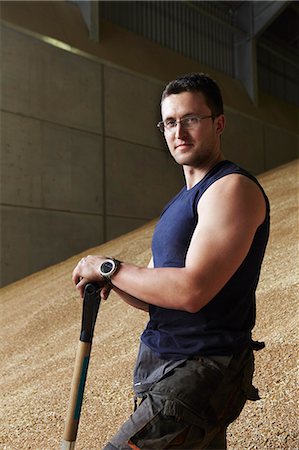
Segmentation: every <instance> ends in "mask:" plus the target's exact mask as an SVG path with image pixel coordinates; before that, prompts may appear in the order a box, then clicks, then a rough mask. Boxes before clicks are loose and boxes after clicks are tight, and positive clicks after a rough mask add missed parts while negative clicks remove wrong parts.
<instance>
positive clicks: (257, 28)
mask: <svg viewBox="0 0 299 450" xmlns="http://www.w3.org/2000/svg"><path fill="white" fill-rule="evenodd" d="M288 3H289V1H286V0H285V1H254V2H252V4H253V17H252V19H253V29H252V36H254V37H258V36H260V35H261V34H262V33H263V32H264V31H265V30H266V29H267V28H268V27H269V26H270V25H271V23H272V22H274V20H275V19H276V18H277V17H278V16H279V15H280V14H281V13H282V11H283V10H284V9H285V8H286V7H287V5H288Z"/></svg>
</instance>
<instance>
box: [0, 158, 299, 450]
mask: <svg viewBox="0 0 299 450" xmlns="http://www.w3.org/2000/svg"><path fill="white" fill-rule="evenodd" d="M297 170H298V164H297V163H296V162H293V163H290V164H287V165H285V166H282V167H280V168H278V169H275V170H272V171H270V172H267V173H265V174H264V175H262V176H261V177H260V180H261V182H262V184H263V186H264V187H265V189H266V191H267V193H268V196H269V198H270V201H271V206H272V214H271V215H272V226H271V236H270V242H269V246H268V250H267V254H266V258H265V261H264V265H263V270H262V274H261V280H260V284H259V288H258V295H257V324H256V328H255V331H254V338H256V339H260V340H263V341H265V342H266V348H265V349H264V350H262V351H260V352H258V353H257V354H256V374H255V380H254V381H255V385H256V386H257V387H258V388H259V392H260V395H261V397H262V399H261V400H260V401H258V402H248V403H247V405H246V406H245V409H244V411H243V412H242V414H241V416H240V417H239V419H238V420H237V421H236V422H235V423H234V424H233V425H231V427H230V428H229V433H228V448H229V449H234V450H244V449H259V450H264V449H275V450H278V449H292V450H294V449H296V448H298V447H299V442H298V434H297V422H296V411H297V408H296V406H297V403H296V397H295V392H296V381H297V378H296V341H297V339H296V338H297V329H298V320H297V316H296V312H297V309H296V308H297V307H296V282H297V279H298V277H296V275H298V271H297V268H296V262H297V263H298V248H297V245H296V239H297V237H298V236H297V229H298V216H297V205H296V199H297V192H298V191H297V190H298V186H297V182H298V178H297ZM153 227H154V223H150V224H148V225H146V226H144V227H143V228H140V229H138V230H137V231H134V232H132V233H129V234H127V235H125V236H123V237H120V238H118V239H115V240H113V241H111V242H109V243H106V244H104V245H101V246H99V247H97V248H93V249H89V250H86V251H85V252H84V253H82V254H80V255H76V256H74V257H72V258H70V259H68V260H67V261H64V262H62V263H60V264H57V265H55V266H53V267H50V268H48V269H46V270H43V271H41V272H39V273H36V274H34V275H32V276H29V277H27V278H25V279H23V280H21V281H19V282H17V283H14V284H12V285H10V286H7V287H5V288H3V289H2V290H1V334H2V336H1V366H2V367H1V374H2V376H1V394H2V395H1V405H0V427H1V433H0V446H1V448H3V449H7V450H8V449H11V450H19V449H20V450H21V449H22V450H24V449H36V450H51V449H57V448H59V444H60V441H61V436H62V432H63V427H64V420H65V415H66V409H67V403H68V398H69V389H70V383H71V378H72V372H73V367H74V357H75V353H76V348H77V341H78V337H79V330H80V320H81V300H80V298H79V297H78V294H77V292H76V291H75V289H74V287H73V285H72V282H71V272H72V269H73V267H74V265H75V264H76V262H77V261H78V259H79V258H81V257H82V256H83V255H86V254H97V253H100V254H108V255H113V256H115V257H117V258H119V259H123V260H126V261H130V262H133V263H135V264H140V265H145V264H147V262H148V260H149V258H150V241H151V236H152V231H153ZM146 320H147V316H146V313H144V312H142V311H138V310H135V309H133V308H130V307H129V306H127V305H126V304H124V303H123V302H122V301H120V300H119V299H117V298H116V297H115V296H113V295H112V296H111V297H110V298H109V300H108V301H107V302H105V303H102V305H101V308H100V312H99V316H98V321H97V325H96V329H95V337H94V343H93V350H92V357H91V362H90V367H89V372H88V380H87V385H86V389H85V400H84V405H83V409H82V414H81V421H80V428H79V433H78V438H77V447H76V448H77V449H78V450H80V449H81V450H86V449H89V450H99V449H101V448H102V446H103V444H104V443H105V442H106V441H107V440H108V438H109V436H111V435H112V434H113V432H114V431H115V430H116V429H117V428H118V426H119V425H120V424H121V423H122V422H123V421H124V419H125V418H126V417H127V416H128V415H129V414H130V412H131V410H132V399H131V398H132V388H131V372H132V366H133V363H134V359H135V356H136V350H137V346H138V338H139V334H140V332H141V330H142V329H143V326H144V324H145V323H146Z"/></svg>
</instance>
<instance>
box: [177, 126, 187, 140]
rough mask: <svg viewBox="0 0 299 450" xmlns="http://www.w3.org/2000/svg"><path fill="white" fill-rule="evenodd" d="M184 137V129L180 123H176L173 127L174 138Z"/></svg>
mask: <svg viewBox="0 0 299 450" xmlns="http://www.w3.org/2000/svg"><path fill="white" fill-rule="evenodd" d="M185 135H186V129H185V128H184V126H183V125H182V124H181V122H177V124H176V127H175V137H176V138H178V139H182V138H183V137H184V136H185Z"/></svg>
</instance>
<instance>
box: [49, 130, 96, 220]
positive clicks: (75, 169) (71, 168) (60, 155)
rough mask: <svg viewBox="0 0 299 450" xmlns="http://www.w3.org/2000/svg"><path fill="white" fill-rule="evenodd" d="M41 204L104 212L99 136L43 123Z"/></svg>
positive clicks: (59, 207) (67, 208) (54, 207)
mask: <svg viewBox="0 0 299 450" xmlns="http://www.w3.org/2000/svg"><path fill="white" fill-rule="evenodd" d="M42 147H43V206H44V207H46V208H53V209H63V210H71V211H80V212H88V213H97V214H102V213H103V152H102V137H101V136H97V135H93V134H88V133H85V132H81V131H77V130H72V129H69V128H65V127H60V126H57V125H52V124H48V123H44V124H43V126H42Z"/></svg>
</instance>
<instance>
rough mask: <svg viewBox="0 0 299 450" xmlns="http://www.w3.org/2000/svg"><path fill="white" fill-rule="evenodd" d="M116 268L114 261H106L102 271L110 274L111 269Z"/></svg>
mask: <svg viewBox="0 0 299 450" xmlns="http://www.w3.org/2000/svg"><path fill="white" fill-rule="evenodd" d="M113 269H114V263H113V261H105V262H103V264H102V265H101V271H102V272H103V273H104V274H109V273H110V272H111V270H113Z"/></svg>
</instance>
